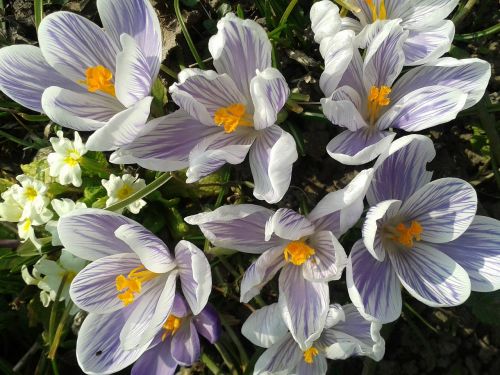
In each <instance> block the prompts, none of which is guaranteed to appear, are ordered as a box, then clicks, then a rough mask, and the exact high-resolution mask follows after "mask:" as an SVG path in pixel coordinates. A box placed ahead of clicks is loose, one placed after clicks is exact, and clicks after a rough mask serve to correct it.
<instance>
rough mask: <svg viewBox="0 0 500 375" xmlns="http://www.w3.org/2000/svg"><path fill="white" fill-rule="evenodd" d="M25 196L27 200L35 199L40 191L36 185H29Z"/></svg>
mask: <svg viewBox="0 0 500 375" xmlns="http://www.w3.org/2000/svg"><path fill="white" fill-rule="evenodd" d="M24 196H25V197H26V199H27V200H29V201H34V200H35V198H36V197H37V196H38V192H37V191H36V190H35V188H34V187H32V186H28V187H27V188H26V189H25V190H24Z"/></svg>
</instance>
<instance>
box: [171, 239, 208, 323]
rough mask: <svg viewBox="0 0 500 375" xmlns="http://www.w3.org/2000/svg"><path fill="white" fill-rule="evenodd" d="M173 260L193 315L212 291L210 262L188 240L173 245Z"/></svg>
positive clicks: (201, 307)
mask: <svg viewBox="0 0 500 375" xmlns="http://www.w3.org/2000/svg"><path fill="white" fill-rule="evenodd" d="M175 261H176V263H177V267H178V270H179V276H180V279H181V287H182V292H183V294H184V297H185V298H186V300H187V302H188V304H189V307H190V308H191V311H192V312H193V314H194V315H197V314H199V313H200V312H201V310H203V308H204V307H205V305H206V304H207V301H208V297H209V296H210V292H211V291H212V273H211V271H210V264H209V263H208V260H207V258H206V256H205V254H204V253H203V251H201V250H200V249H198V248H197V247H196V246H195V245H193V244H192V243H191V242H188V241H180V242H179V243H178V244H177V246H176V247H175Z"/></svg>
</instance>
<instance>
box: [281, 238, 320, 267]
mask: <svg viewBox="0 0 500 375" xmlns="http://www.w3.org/2000/svg"><path fill="white" fill-rule="evenodd" d="M315 253H316V252H315V251H314V249H313V248H312V247H311V246H309V245H307V244H306V243H305V242H304V241H292V242H290V243H289V244H288V245H286V247H285V249H284V250H283V256H284V257H285V261H287V262H290V263H292V264H295V265H296V266H300V265H301V264H304V263H305V262H306V260H308V259H309V258H310V257H311V256H313V255H314V254H315Z"/></svg>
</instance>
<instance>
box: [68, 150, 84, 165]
mask: <svg viewBox="0 0 500 375" xmlns="http://www.w3.org/2000/svg"><path fill="white" fill-rule="evenodd" d="M80 159H81V156H80V153H79V152H78V151H76V149H74V148H73V149H70V150H68V151H66V157H65V158H64V163H65V164H67V165H69V166H70V167H74V166H76V165H78V162H79V161H80Z"/></svg>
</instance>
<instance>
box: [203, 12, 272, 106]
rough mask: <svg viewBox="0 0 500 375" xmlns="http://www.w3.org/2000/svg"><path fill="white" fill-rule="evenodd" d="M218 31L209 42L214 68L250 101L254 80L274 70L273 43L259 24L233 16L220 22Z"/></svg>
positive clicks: (228, 15)
mask: <svg viewBox="0 0 500 375" xmlns="http://www.w3.org/2000/svg"><path fill="white" fill-rule="evenodd" d="M217 29H218V31H217V34H216V35H214V36H213V37H211V38H210V40H209V42H208V49H209V51H210V54H211V55H212V57H213V58H214V62H213V64H214V67H215V69H217V72H219V73H220V74H222V73H227V74H228V75H229V76H230V77H231V78H232V79H233V81H234V82H235V83H236V85H237V86H238V89H239V90H240V92H241V93H242V94H243V95H244V96H245V97H246V98H250V97H251V94H250V81H251V80H252V78H253V77H255V75H256V71H257V70H259V71H264V70H265V69H266V68H269V67H271V50H272V46H271V42H270V41H269V38H268V37H267V34H266V32H265V30H264V29H263V28H262V27H261V26H260V25H259V24H257V23H256V22H255V21H252V20H248V19H246V20H242V19H241V18H239V17H236V16H235V15H234V14H233V13H228V14H226V15H225V16H224V17H223V18H222V19H221V20H219V22H218V23H217Z"/></svg>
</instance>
